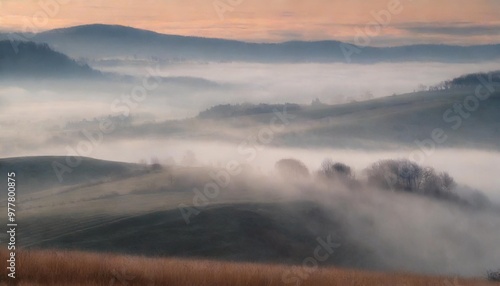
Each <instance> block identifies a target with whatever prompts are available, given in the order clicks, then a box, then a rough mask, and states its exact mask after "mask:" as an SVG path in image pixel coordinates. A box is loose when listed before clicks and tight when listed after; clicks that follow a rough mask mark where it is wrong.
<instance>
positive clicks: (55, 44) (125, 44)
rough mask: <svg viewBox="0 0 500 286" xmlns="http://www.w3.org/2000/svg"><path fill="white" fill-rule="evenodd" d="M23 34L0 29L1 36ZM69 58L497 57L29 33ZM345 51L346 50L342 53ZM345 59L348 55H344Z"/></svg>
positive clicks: (141, 34)
mask: <svg viewBox="0 0 500 286" xmlns="http://www.w3.org/2000/svg"><path fill="white" fill-rule="evenodd" d="M8 38H10V39H23V36H22V35H21V36H20V35H18V34H15V33H14V34H0V39H8ZM26 38H28V40H32V41H35V42H41V43H42V42H43V43H47V44H49V45H50V46H51V47H52V48H54V49H56V50H58V51H61V52H64V53H65V54H67V55H69V56H71V57H74V58H80V57H83V58H89V59H95V58H103V57H119V56H139V57H160V58H176V59H185V60H205V61H250V62H349V61H351V62H357V63H374V62H397V61H438V62H472V61H487V60H492V59H500V44H497V45H478V46H450V45H413V46H400V47H386V48H378V47H354V46H352V45H349V44H346V43H342V42H339V41H333V40H327V41H315V42H302V41H290V42H283V43H249V42H241V41H235V40H224V39H214V38H202V37H189V36H176V35H167V34H160V33H157V32H153V31H148V30H141V29H136V28H131V27H125V26H117V25H103V24H92V25H84V26H75V27H69V28H62V29H56V30H50V31H46V32H42V33H38V34H29V35H26V37H24V40H26ZM346 54H347V55H348V56H347V58H346ZM348 58H349V59H348Z"/></svg>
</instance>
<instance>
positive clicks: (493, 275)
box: [488, 269, 500, 282]
mask: <svg viewBox="0 0 500 286" xmlns="http://www.w3.org/2000/svg"><path fill="white" fill-rule="evenodd" d="M488 280H490V281H494V282H500V269H499V270H498V271H488Z"/></svg>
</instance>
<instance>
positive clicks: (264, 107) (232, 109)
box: [198, 103, 301, 119]
mask: <svg viewBox="0 0 500 286" xmlns="http://www.w3.org/2000/svg"><path fill="white" fill-rule="evenodd" d="M283 109H286V110H287V111H289V112H290V111H299V110H300V109H301V106H300V105H298V104H292V103H286V104H265V103H260V104H257V105H256V104H250V103H244V104H234V105H233V104H223V105H216V106H213V107H211V108H209V109H207V110H205V111H202V112H200V114H199V115H198V117H199V118H202V119H220V118H228V117H236V116H246V115H254V114H263V113H273V112H274V111H275V110H279V111H281V110H283Z"/></svg>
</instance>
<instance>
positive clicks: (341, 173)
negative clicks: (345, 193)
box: [319, 159, 354, 180]
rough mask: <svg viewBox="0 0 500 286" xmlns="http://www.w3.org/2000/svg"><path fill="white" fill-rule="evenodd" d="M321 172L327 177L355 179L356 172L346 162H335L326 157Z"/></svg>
mask: <svg viewBox="0 0 500 286" xmlns="http://www.w3.org/2000/svg"><path fill="white" fill-rule="evenodd" d="M319 174H320V175H321V176H323V177H324V178H327V179H341V180H352V179H354V174H353V171H352V169H351V167H349V166H348V165H346V164H344V163H338V162H337V163H335V162H333V161H332V160H330V159H326V160H325V161H323V163H322V164H321V169H320V171H319Z"/></svg>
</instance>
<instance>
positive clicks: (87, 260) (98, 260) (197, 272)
mask: <svg viewBox="0 0 500 286" xmlns="http://www.w3.org/2000/svg"><path fill="white" fill-rule="evenodd" d="M0 254H1V256H2V257H6V255H7V253H6V252H5V250H4V249H1V250H0ZM17 259H18V269H17V277H18V278H17V280H16V281H17V282H18V284H17V285H19V286H31V285H50V286H59V285H61V286H62V285H73V286H79V285H82V286H83V285H96V286H97V285H102V286H108V285H130V286H132V285H176V286H192V285H198V286H212V285H213V286H215V285H217V286H225V285H231V286H233V285H241V286H254V285H255V286H264V285H266V286H277V285H304V286H308V285H311V286H323V285H324V286H326V285H328V286H351V285H352V286H372V285H405V286H440V285H443V286H450V285H453V286H458V285H460V286H469V285H470V286H490V285H491V286H493V285H498V283H488V282H486V281H484V280H479V279H476V280H468V279H459V278H452V277H424V276H417V275H412V274H380V273H374V272H361V271H354V270H344V269H336V268H305V267H299V266H297V267H287V266H278V265H269V264H248V263H243V264H242V263H222V262H213V261H202V260H179V259H152V258H144V257H134V256H117V255H109V254H93V253H85V252H62V251H21V252H19V253H18V256H17ZM2 272H3V273H5V272H6V269H4V270H2ZM4 277H6V276H5V275H2V277H1V279H5V278H4ZM0 281H1V280H0ZM4 281H5V280H4ZM0 285H6V284H5V282H0Z"/></svg>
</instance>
